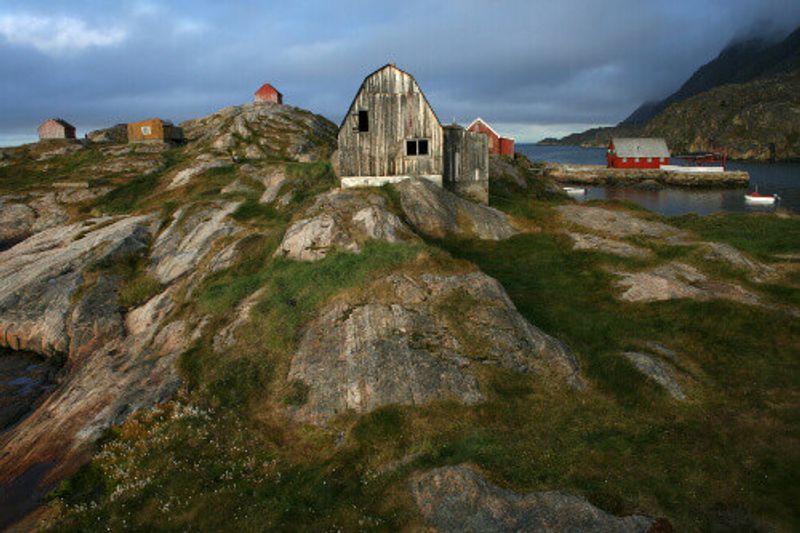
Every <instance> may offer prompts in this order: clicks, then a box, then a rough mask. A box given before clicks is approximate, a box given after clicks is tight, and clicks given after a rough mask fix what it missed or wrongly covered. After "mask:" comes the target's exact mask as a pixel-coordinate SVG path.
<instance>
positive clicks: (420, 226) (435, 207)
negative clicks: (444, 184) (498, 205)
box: [393, 179, 518, 241]
mask: <svg viewBox="0 0 800 533" xmlns="http://www.w3.org/2000/svg"><path fill="white" fill-rule="evenodd" d="M393 187H395V189H396V190H397V192H398V193H399V195H400V204H401V206H402V209H403V213H404V214H405V217H406V219H407V220H408V222H409V223H410V224H411V225H412V226H413V227H414V228H415V229H416V230H417V231H419V232H421V233H424V234H426V235H429V236H431V237H434V238H437V239H443V238H445V237H453V236H455V237H463V238H473V237H474V238H478V239H485V240H493V241H498V240H503V239H507V238H509V237H511V236H512V235H515V234H516V233H518V232H517V230H515V229H514V228H513V227H512V226H511V224H510V222H509V219H508V216H507V215H506V214H505V213H503V212H501V211H498V210H497V209H494V208H492V207H488V206H485V205H481V204H476V203H473V202H470V201H469V200H465V199H464V198H461V197H460V196H456V195H455V194H453V193H451V192H450V191H447V190H445V189H442V188H441V187H438V186H437V185H435V184H433V183H431V182H430V181H428V180H424V179H411V180H405V181H402V182H400V183H397V184H395V185H393Z"/></svg>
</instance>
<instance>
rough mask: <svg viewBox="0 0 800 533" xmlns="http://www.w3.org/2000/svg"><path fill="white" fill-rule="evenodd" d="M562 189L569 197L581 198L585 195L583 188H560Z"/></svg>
mask: <svg viewBox="0 0 800 533" xmlns="http://www.w3.org/2000/svg"><path fill="white" fill-rule="evenodd" d="M562 189H564V192H565V193H567V194H568V195H570V196H583V195H584V194H586V189H584V188H583V187H562Z"/></svg>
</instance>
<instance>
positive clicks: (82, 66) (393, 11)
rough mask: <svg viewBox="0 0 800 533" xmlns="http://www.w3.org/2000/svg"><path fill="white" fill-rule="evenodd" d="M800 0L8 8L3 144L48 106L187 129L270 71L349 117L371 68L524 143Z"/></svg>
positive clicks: (648, 86) (631, 101) (569, 127)
mask: <svg viewBox="0 0 800 533" xmlns="http://www.w3.org/2000/svg"><path fill="white" fill-rule="evenodd" d="M798 24H800V1H798V0H705V1H704V0H664V1H655V0H653V1H650V0H603V1H595V0H560V1H555V0H553V1H537V0H519V1H503V0H436V1H423V0H402V1H391V2H389V1H376V0H346V1H345V0H316V1H302V0H296V1H282V2H267V1H260V2H257V1H235V0H228V1H201V0H191V1H171V2H166V1H159V2H155V1H152V2H148V1H128V0H114V1H113V2H110V1H105V0H102V1H101V0H85V1H77V0H71V1H69V2H66V1H55V0H49V1H45V0H0V146H2V145H7V144H14V143H19V142H23V141H27V140H31V139H32V135H33V134H35V128H36V126H37V125H38V124H39V123H40V122H41V121H42V120H43V119H45V118H47V117H49V116H62V117H64V118H66V119H67V120H69V121H71V122H72V123H73V124H75V125H76V126H77V127H78V129H79V133H82V132H85V131H86V130H89V129H94V128H97V127H101V126H105V125H110V124H114V123H117V122H126V121H131V120H136V119H141V118H145V117H149V116H160V117H163V118H168V119H172V120H176V121H180V120H184V119H187V118H191V117H195V116H201V115H205V114H208V113H209V112H212V111H214V110H216V109H218V108H220V107H223V106H226V105H231V104H238V103H242V102H245V101H248V100H250V99H251V97H252V92H253V91H254V90H255V89H256V88H257V87H258V86H259V85H260V83H262V82H264V81H269V82H271V83H273V84H274V85H275V86H277V87H278V88H279V89H281V90H282V91H283V92H284V94H285V95H286V102H287V103H291V104H293V105H298V106H300V107H304V108H307V109H310V110H312V111H315V112H317V113H321V114H323V115H325V116H327V117H328V118H330V119H332V120H334V121H336V122H338V121H339V119H340V118H341V115H342V113H344V112H345V111H346V107H347V105H348V104H349V102H350V99H351V98H352V96H353V93H354V92H355V90H356V89H357V88H358V85H359V84H360V82H361V80H362V79H363V77H364V76H365V75H366V74H367V73H369V72H371V71H372V70H374V69H376V68H378V67H380V66H382V65H383V64H385V63H388V62H394V63H397V65H398V66H400V67H402V68H404V69H406V70H408V71H410V72H411V73H413V74H414V75H415V76H416V78H417V80H418V81H419V82H420V84H421V85H422V88H423V90H425V92H426V94H427V96H428V98H429V100H430V101H431V103H432V104H433V106H434V107H435V108H436V111H437V113H438V115H439V117H440V118H441V119H442V120H443V121H448V122H449V121H450V120H452V119H453V118H455V119H456V120H457V121H458V122H462V123H463V122H467V121H469V120H470V119H472V118H473V117H474V116H477V115H480V116H482V117H484V118H485V119H487V120H489V121H491V122H492V123H494V124H495V125H496V126H497V128H496V129H500V130H503V131H504V132H506V133H508V134H511V135H515V136H516V137H517V139H518V140H520V141H534V140H538V139H540V138H541V137H543V136H549V135H562V134H566V133H569V132H572V131H576V130H582V129H584V128H586V127H588V126H591V125H601V124H611V123H615V122H617V121H619V120H621V119H622V118H624V117H625V116H627V115H628V114H629V113H630V112H631V111H632V110H633V109H634V108H635V107H636V106H637V105H638V104H639V103H641V102H642V101H645V100H648V99H656V98H660V97H663V96H666V95H667V94H669V93H670V92H672V91H673V90H675V89H676V88H677V87H678V86H679V85H680V84H681V83H682V82H683V81H684V80H685V79H686V78H687V77H688V76H689V75H690V74H691V73H692V72H693V71H694V70H695V69H696V68H697V67H698V66H699V65H701V64H702V63H705V62H707V61H709V60H710V59H712V58H713V57H715V56H716V54H717V53H718V52H719V50H720V49H721V48H722V47H723V46H725V44H726V43H728V42H730V41H731V39H734V38H735V37H736V36H739V35H743V34H746V33H753V32H755V33H762V32H764V33H767V32H768V33H776V32H777V33H781V32H784V33H785V32H788V30H789V29H792V28H794V27H796V26H797V25H798Z"/></svg>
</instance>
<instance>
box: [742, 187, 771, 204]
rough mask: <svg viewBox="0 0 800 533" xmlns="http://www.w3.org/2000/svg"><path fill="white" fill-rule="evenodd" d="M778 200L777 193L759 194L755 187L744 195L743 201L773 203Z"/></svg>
mask: <svg viewBox="0 0 800 533" xmlns="http://www.w3.org/2000/svg"><path fill="white" fill-rule="evenodd" d="M778 200H780V196H778V195H777V194H761V193H759V192H758V189H756V190H755V191H753V192H749V193H747V194H745V195H744V203H746V204H749V205H775V202H777V201H778Z"/></svg>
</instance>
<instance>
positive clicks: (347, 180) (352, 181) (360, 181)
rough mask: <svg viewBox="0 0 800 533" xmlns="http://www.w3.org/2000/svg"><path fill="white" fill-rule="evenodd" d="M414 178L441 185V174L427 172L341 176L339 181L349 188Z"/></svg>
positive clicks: (343, 186) (373, 185) (374, 185)
mask: <svg viewBox="0 0 800 533" xmlns="http://www.w3.org/2000/svg"><path fill="white" fill-rule="evenodd" d="M414 178H421V179H426V180H428V181H430V182H432V183H435V184H436V185H438V186H439V187H441V186H442V176H441V174H429V175H425V176H346V177H343V178H341V182H342V188H343V189H349V188H350V187H380V186H381V185H386V184H387V183H399V182H401V181H405V180H410V179H414Z"/></svg>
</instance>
